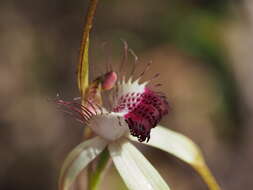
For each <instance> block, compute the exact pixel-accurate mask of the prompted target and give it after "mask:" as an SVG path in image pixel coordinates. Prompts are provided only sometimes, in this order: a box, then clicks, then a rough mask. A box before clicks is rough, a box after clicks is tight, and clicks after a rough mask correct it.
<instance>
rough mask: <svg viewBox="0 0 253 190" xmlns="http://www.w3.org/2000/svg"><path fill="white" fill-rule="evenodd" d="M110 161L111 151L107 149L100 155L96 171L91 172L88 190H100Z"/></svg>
mask: <svg viewBox="0 0 253 190" xmlns="http://www.w3.org/2000/svg"><path fill="white" fill-rule="evenodd" d="M109 161H110V156H109V152H108V150H107V149H105V150H104V151H103V152H102V153H101V155H100V157H99V160H98V164H97V167H96V169H95V171H93V172H92V173H90V174H89V181H88V190H98V186H99V184H100V182H101V179H102V177H103V174H104V173H105V170H106V168H107V166H108V165H109V164H110V162H109ZM88 172H89V171H88Z"/></svg>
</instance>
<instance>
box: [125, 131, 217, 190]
mask: <svg viewBox="0 0 253 190" xmlns="http://www.w3.org/2000/svg"><path fill="white" fill-rule="evenodd" d="M129 138H130V139H131V140H133V141H136V142H138V141H137V140H136V138H134V137H132V136H129ZM146 145H150V146H152V147H155V148H158V149H161V150H163V151H165V152H168V153H170V154H172V155H174V156H176V157H177V158H179V159H181V160H183V161H184V162H186V163H188V164H189V165H191V166H192V167H193V168H195V170H196V171H197V172H198V173H199V174H200V175H201V176H202V177H203V179H204V180H205V182H206V184H207V185H208V186H209V188H210V189H212V190H219V189H220V187H219V185H218V184H217V183H216V181H215V179H214V177H213V176H212V174H211V172H210V171H209V169H208V167H207V166H206V164H205V161H204V158H203V156H202V153H201V151H200V149H199V147H198V146H197V145H196V144H195V143H194V142H192V141H191V140H190V139H189V138H187V137H186V136H184V135H182V134H179V133H176V132H174V131H172V130H170V129H167V128H165V127H162V126H157V127H156V128H154V129H152V131H151V137H150V140H149V142H148V143H146Z"/></svg>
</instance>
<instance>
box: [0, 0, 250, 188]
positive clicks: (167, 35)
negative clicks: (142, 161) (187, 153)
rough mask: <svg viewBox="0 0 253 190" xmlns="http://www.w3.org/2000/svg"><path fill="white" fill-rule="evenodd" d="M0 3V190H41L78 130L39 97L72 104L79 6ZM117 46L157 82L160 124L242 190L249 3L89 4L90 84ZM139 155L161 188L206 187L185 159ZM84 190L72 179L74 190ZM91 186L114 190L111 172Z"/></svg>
mask: <svg viewBox="0 0 253 190" xmlns="http://www.w3.org/2000/svg"><path fill="white" fill-rule="evenodd" d="M0 2H1V5H0V160H1V170H0V189H2V190H15V189H26V190H28V189H37V190H44V189H47V190H53V189H56V188H57V180H58V176H59V171H60V168H61V165H62V163H63V160H64V159H65V157H66V155H67V154H68V152H69V151H70V150H71V149H73V148H74V147H75V146H76V145H77V144H79V143H80V142H81V141H82V136H83V126H81V125H80V124H79V123H77V122H76V121H75V120H74V119H72V118H70V117H68V116H66V115H65V114H63V113H61V112H60V111H59V110H57V108H56V105H55V104H54V103H53V102H51V101H48V99H54V98H55V96H56V94H57V93H59V94H60V96H61V97H62V98H64V99H67V100H70V99H72V98H73V97H77V96H79V94H78V90H77V85H76V75H75V72H76V65H77V62H78V56H79V48H80V41H81V38H82V27H83V24H84V18H85V13H86V9H87V0H78V1H67V0H53V1H49V0H37V1H32V0H23V1H18V0H10V1H4V0H1V1H0ZM121 38H123V39H125V40H126V41H127V42H128V44H129V46H130V47H131V48H132V49H134V51H135V53H136V54H137V55H138V57H139V59H140V62H141V64H140V65H142V66H144V64H145V63H147V62H148V61H150V60H152V61H153V64H152V67H151V68H152V69H151V71H149V72H148V73H147V74H146V78H150V77H151V76H153V75H154V74H155V73H157V72H158V73H160V74H161V76H160V78H158V79H157V81H158V82H159V83H162V86H161V87H160V89H159V90H161V91H163V92H165V93H166V94H167V96H168V98H169V102H170V104H171V107H172V109H171V112H170V114H169V115H168V116H167V117H166V118H164V120H163V121H162V124H163V125H165V126H167V127H169V128H170V129H173V130H175V131H178V132H181V133H183V134H185V135H186V136H188V137H190V138H191V139H193V141H195V142H196V143H197V144H198V145H199V146H200V147H201V148H202V150H203V153H204V155H205V158H206V160H207V163H208V165H209V167H210V169H211V170H212V172H213V174H214V175H215V176H216V178H217V180H218V182H219V183H220V185H221V186H222V188H223V189H227V190H236V189H243V190H250V189H252V186H253V181H252V175H253V174H252V171H253V162H252V161H253V149H252V147H253V129H252V127H251V126H252V124H253V113H252V109H253V98H252V94H253V86H252V83H251V82H252V81H253V64H252V63H251V60H252V59H253V52H252V51H253V1H252V0H241V1H240V0H234V1H232V0H223V1H220V0H155V1H154V0H153V1H152V0H128V1H122V0H121V1H120V0H108V1H102V0H101V2H100V4H99V7H98V10H97V15H96V18H95V24H94V28H93V31H92V35H91V44H92V45H91V49H90V53H91V60H90V63H91V64H92V66H91V72H92V77H94V76H96V75H97V74H101V73H103V72H104V68H105V63H106V61H108V62H111V63H118V62H119V61H120V58H121V56H122V52H123V45H122V42H121V41H120V39H121ZM104 44H106V45H104ZM142 66H140V67H142ZM139 148H140V149H141V150H142V152H143V153H144V154H145V156H146V157H147V158H148V159H149V160H150V161H151V163H152V164H154V166H155V167H156V168H157V169H158V170H159V172H160V173H161V175H162V176H163V177H164V178H165V179H166V181H167V182H168V183H169V184H170V186H171V188H172V189H173V190H205V189H207V188H206V186H205V184H204V183H203V182H202V180H201V179H200V177H199V176H198V175H197V174H196V173H195V172H194V170H193V169H192V168H190V167H189V166H188V165H186V164H185V163H183V162H181V161H179V160H178V159H176V158H174V157H173V156H171V155H168V154H166V153H163V152H161V151H158V150H154V149H151V148H148V147H144V146H140V147H139ZM84 185H85V178H81V179H80V180H79V181H78V183H77V184H76V185H75V188H76V189H81V188H82V187H83V186H84ZM102 187H103V188H102V189H104V190H106V189H108V190H109V189H110V190H119V189H120V190H121V189H122V190H124V189H126V187H125V185H124V183H123V182H122V180H121V179H120V177H119V175H118V174H117V172H116V170H115V168H114V167H111V169H110V170H109V173H108V175H107V176H106V178H105V180H104V181H103V186H102Z"/></svg>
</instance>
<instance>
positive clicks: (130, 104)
mask: <svg viewBox="0 0 253 190" xmlns="http://www.w3.org/2000/svg"><path fill="white" fill-rule="evenodd" d="M126 110H127V111H128V112H127V113H126V114H125V115H124V118H125V121H126V122H127V124H128V127H129V129H130V133H131V135H133V136H136V137H138V140H139V141H140V142H142V141H145V140H146V139H147V142H148V141H149V138H150V130H151V129H152V128H153V127H155V126H156V125H157V124H158V123H159V122H160V121H161V119H162V117H163V116H164V115H166V114H167V113H168V102H167V101H166V98H165V96H162V95H159V94H158V93H156V92H154V91H151V90H149V89H148V88H145V90H144V92H143V93H134V92H132V93H128V94H126V95H123V96H121V98H120V100H119V103H118V106H117V107H115V108H114V110H113V111H115V112H121V111H126Z"/></svg>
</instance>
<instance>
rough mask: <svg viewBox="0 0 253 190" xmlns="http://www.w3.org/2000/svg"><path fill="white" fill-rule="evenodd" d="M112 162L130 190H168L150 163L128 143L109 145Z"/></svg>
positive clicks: (120, 142) (122, 141)
mask: <svg viewBox="0 0 253 190" xmlns="http://www.w3.org/2000/svg"><path fill="white" fill-rule="evenodd" d="M109 151H110V154H111V156H112V159H113V162H114V164H115V166H116V168H117V170H118V171H119V173H120V175H121V177H122V178H123V180H124V182H125V183H126V185H127V187H128V188H129V189H130V190H140V189H145V190H169V187H168V185H167V184H166V182H165V181H164V180H163V178H162V177H161V176H160V175H159V173H158V172H157V171H156V169H155V168H154V167H153V166H152V165H151V164H150V162H149V161H148V160H147V159H146V158H145V157H144V156H143V155H142V154H141V153H140V152H139V151H138V150H137V149H136V148H135V147H134V146H133V145H132V144H131V143H130V142H128V141H126V140H124V139H121V140H119V141H118V142H115V143H112V144H110V145H109Z"/></svg>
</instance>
